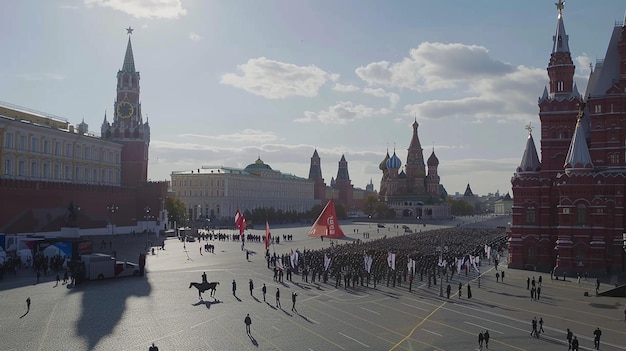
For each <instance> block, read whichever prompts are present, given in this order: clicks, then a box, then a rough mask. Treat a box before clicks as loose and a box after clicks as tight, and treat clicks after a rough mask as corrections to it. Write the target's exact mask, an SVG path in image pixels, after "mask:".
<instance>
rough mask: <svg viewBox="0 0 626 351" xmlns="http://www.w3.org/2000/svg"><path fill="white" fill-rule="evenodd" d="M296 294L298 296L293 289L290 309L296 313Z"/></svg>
mask: <svg viewBox="0 0 626 351" xmlns="http://www.w3.org/2000/svg"><path fill="white" fill-rule="evenodd" d="M297 296H298V293H297V292H295V291H294V292H292V293H291V302H292V305H291V310H292V311H294V312H296V313H298V310H296V297H297Z"/></svg>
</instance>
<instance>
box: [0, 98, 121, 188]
mask: <svg viewBox="0 0 626 351" xmlns="http://www.w3.org/2000/svg"><path fill="white" fill-rule="evenodd" d="M121 150H122V145H121V144H118V143H114V142H110V141H106V140H103V139H100V138H98V137H96V136H94V135H92V134H90V133H89V132H88V126H87V124H86V123H84V122H83V123H81V124H79V125H78V128H76V129H75V128H74V126H71V125H70V124H69V123H68V122H67V121H64V120H63V119H61V118H55V117H51V116H46V115H43V114H41V113H38V112H36V111H32V110H28V109H26V108H21V107H15V106H11V105H6V104H0V159H1V163H0V175H1V177H2V178H6V179H21V180H34V181H50V182H65V183H73V184H98V185H109V186H111V185H113V186H115V185H119V184H120V165H121V163H120V154H121Z"/></svg>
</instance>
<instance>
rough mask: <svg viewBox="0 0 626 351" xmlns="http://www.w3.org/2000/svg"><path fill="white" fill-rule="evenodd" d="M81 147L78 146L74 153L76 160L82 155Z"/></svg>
mask: <svg viewBox="0 0 626 351" xmlns="http://www.w3.org/2000/svg"><path fill="white" fill-rule="evenodd" d="M80 151H81V150H80V145H76V152H75V153H74V157H76V158H80V156H81V153H80Z"/></svg>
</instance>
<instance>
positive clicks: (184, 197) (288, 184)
mask: <svg viewBox="0 0 626 351" xmlns="http://www.w3.org/2000/svg"><path fill="white" fill-rule="evenodd" d="M171 188H172V192H173V193H174V194H175V196H176V197H177V198H178V199H180V200H181V201H182V202H183V203H184V204H185V205H186V207H187V210H188V211H189V218H190V219H216V218H217V219H223V218H232V217H233V216H234V214H235V211H237V210H240V211H241V212H244V211H247V210H249V211H252V210H254V209H258V208H273V209H274V210H276V211H284V212H288V211H290V212H297V213H303V212H308V211H310V210H311V208H312V207H313V206H315V205H316V204H319V203H320V202H319V200H316V199H314V182H312V181H309V180H308V179H306V178H301V177H297V176H294V175H292V174H288V173H282V172H280V171H278V170H274V169H272V167H271V166H270V165H269V164H266V163H265V162H263V160H261V159H260V158H258V159H257V160H256V161H255V162H254V163H251V164H249V165H248V166H246V167H245V168H243V169H240V168H231V167H211V166H204V167H202V168H198V169H195V170H187V171H175V172H172V174H171Z"/></svg>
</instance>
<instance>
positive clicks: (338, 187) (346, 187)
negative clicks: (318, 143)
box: [308, 150, 376, 216]
mask: <svg viewBox="0 0 626 351" xmlns="http://www.w3.org/2000/svg"><path fill="white" fill-rule="evenodd" d="M308 179H309V180H310V181H312V182H313V183H314V188H315V190H314V196H315V199H316V200H319V201H320V202H321V204H322V205H324V204H326V202H328V200H330V199H335V203H336V204H337V205H340V206H342V207H343V208H345V210H346V211H347V213H348V215H357V216H358V215H363V205H364V204H365V200H366V199H367V195H369V194H376V193H375V191H374V184H373V183H372V181H371V180H370V184H368V185H366V187H365V189H361V188H355V187H354V186H353V185H352V181H351V180H350V173H349V172H348V161H347V160H346V157H345V155H341V159H340V160H339V164H338V167H337V177H336V178H335V177H331V179H330V185H326V183H325V181H324V178H323V177H322V168H321V160H320V156H319V154H318V153H317V150H314V151H313V156H312V157H311V164H310V166H309V178H308Z"/></svg>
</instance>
